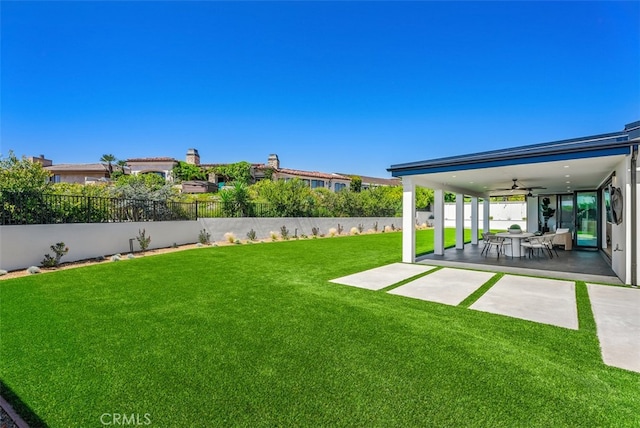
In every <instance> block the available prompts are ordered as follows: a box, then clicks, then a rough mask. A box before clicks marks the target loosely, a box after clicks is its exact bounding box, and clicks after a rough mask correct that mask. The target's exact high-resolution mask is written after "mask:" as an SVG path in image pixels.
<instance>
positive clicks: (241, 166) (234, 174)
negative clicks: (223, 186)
mask: <svg viewBox="0 0 640 428" xmlns="http://www.w3.org/2000/svg"><path fill="white" fill-rule="evenodd" d="M214 172H215V173H216V174H218V175H221V176H222V177H223V181H224V182H225V183H226V182H240V183H242V184H249V183H250V181H251V178H252V177H251V164H250V163H249V162H246V161H241V162H236V163H230V164H227V165H220V166H217V167H215V168H214Z"/></svg>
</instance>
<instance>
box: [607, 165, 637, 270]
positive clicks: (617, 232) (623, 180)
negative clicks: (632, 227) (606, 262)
mask: <svg viewBox="0 0 640 428" xmlns="http://www.w3.org/2000/svg"><path fill="white" fill-rule="evenodd" d="M630 159H631V158H630V157H627V158H626V159H625V160H623V161H622V162H620V163H619V164H618V165H617V167H616V169H615V173H616V177H615V186H616V187H620V188H621V189H622V191H623V195H624V200H623V201H624V209H625V212H624V214H623V221H622V223H621V224H615V223H614V224H612V225H611V248H612V249H613V250H612V251H611V269H612V270H613V271H614V272H615V273H616V275H618V277H619V278H620V279H621V280H622V282H624V283H628V281H630V280H631V278H630V277H629V273H630V271H629V270H628V269H627V266H628V267H629V268H630V267H631V265H630V263H627V258H628V257H629V255H630V254H631V247H630V246H629V247H627V239H628V238H630V237H627V234H628V230H627V229H628V226H629V223H630V222H629V220H630V219H629V215H630V214H631V210H630V209H627V208H630V207H629V200H630V198H629V197H630V196H631V194H630V192H629V190H628V185H629V180H628V171H627V169H628V167H629V162H630ZM625 189H627V190H626V191H625ZM629 232H630V231H629ZM603 238H604V237H603ZM616 247H617V248H618V250H617V251H616V250H615V248H616ZM629 262H630V260H629Z"/></svg>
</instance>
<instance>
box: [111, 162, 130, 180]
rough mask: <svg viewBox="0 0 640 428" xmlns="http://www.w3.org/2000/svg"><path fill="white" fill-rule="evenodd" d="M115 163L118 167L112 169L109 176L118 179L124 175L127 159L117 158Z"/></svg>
mask: <svg viewBox="0 0 640 428" xmlns="http://www.w3.org/2000/svg"><path fill="white" fill-rule="evenodd" d="M116 165H117V166H118V168H119V169H117V170H115V171H113V173H112V174H111V178H112V179H114V180H115V179H118V178H120V177H122V176H123V175H125V170H124V169H125V167H126V166H127V161H125V160H117V161H116Z"/></svg>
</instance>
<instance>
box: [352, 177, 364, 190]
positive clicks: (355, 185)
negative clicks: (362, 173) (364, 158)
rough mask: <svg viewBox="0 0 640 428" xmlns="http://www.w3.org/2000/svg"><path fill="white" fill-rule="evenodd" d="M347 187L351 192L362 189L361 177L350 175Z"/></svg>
mask: <svg viewBox="0 0 640 428" xmlns="http://www.w3.org/2000/svg"><path fill="white" fill-rule="evenodd" d="M349 189H350V190H351V191H352V192H360V191H361V190H362V178H360V177H359V176H357V175H354V176H352V177H351V184H349Z"/></svg>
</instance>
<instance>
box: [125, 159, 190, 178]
mask: <svg viewBox="0 0 640 428" xmlns="http://www.w3.org/2000/svg"><path fill="white" fill-rule="evenodd" d="M196 154H197V151H196ZM199 160H200V157H199V156H198V161H199ZM176 165H178V161H177V160H175V159H174V158H169V157H156V158H134V159H127V166H128V167H129V168H130V170H131V174H133V175H138V174H148V173H153V174H158V175H160V176H162V178H164V179H165V180H166V181H167V182H168V183H172V182H173V167H174V166H176Z"/></svg>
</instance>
